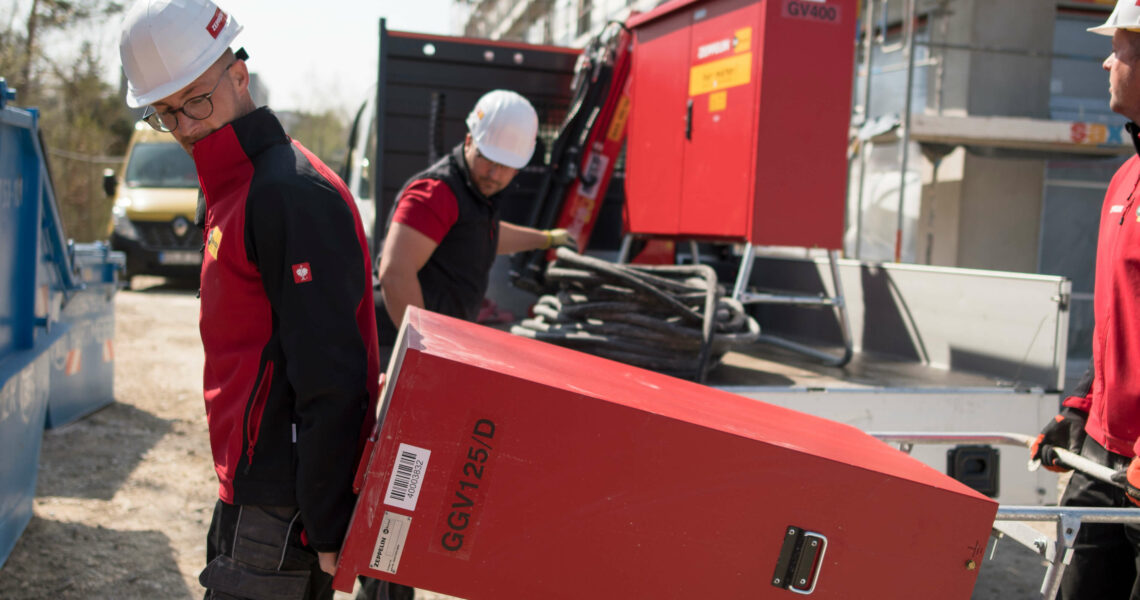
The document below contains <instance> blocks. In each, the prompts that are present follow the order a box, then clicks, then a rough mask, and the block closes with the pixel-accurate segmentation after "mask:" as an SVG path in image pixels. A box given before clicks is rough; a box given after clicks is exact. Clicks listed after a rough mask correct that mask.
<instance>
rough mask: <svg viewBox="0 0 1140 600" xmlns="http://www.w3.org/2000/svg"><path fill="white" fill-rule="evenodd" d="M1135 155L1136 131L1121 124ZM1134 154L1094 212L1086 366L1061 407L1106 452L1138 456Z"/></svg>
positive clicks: (1139, 305)
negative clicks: (1078, 418) (1076, 416)
mask: <svg viewBox="0 0 1140 600" xmlns="http://www.w3.org/2000/svg"><path fill="white" fill-rule="evenodd" d="M1126 128H1127V130H1128V134H1129V136H1131V138H1132V143H1133V144H1134V145H1135V146H1136V151H1137V153H1138V154H1140V139H1137V134H1138V133H1140V128H1138V127H1137V126H1136V124H1135V123H1129V124H1128V125H1127V127H1126ZM1137 196H1140V156H1133V157H1132V158H1130V159H1129V160H1128V161H1127V162H1125V163H1124V164H1123V165H1122V166H1121V167H1120V169H1118V170H1117V171H1116V175H1114V176H1113V177H1112V182H1111V183H1110V184H1109V186H1108V193H1107V194H1105V197H1104V206H1103V207H1102V208H1101V214H1100V234H1099V237H1098V238H1097V250H1096V286H1095V290H1094V293H1093V310H1094V312H1095V322H1094V326H1093V348H1092V351H1093V352H1092V354H1093V358H1092V364H1091V365H1090V366H1089V371H1088V373H1086V374H1085V377H1084V379H1083V380H1082V381H1081V384H1080V385H1079V386H1078V388H1077V391H1076V392H1075V395H1073V396H1070V397H1069V398H1067V399H1066V400H1065V402H1064V404H1065V406H1071V407H1073V408H1078V409H1080V410H1084V411H1086V412H1088V413H1089V416H1088V421H1087V423H1086V425H1085V431H1086V432H1087V433H1088V435H1089V436H1091V437H1092V438H1093V439H1094V440H1096V441H1097V442H1099V443H1100V444H1101V445H1102V446H1104V447H1105V448H1107V449H1108V450H1110V451H1112V452H1115V453H1117V454H1122V455H1124V456H1135V455H1138V454H1140V199H1138V198H1137Z"/></svg>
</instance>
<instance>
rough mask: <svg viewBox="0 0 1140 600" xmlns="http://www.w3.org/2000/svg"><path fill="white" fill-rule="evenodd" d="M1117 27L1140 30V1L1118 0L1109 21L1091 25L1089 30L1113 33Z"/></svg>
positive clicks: (1104, 33) (1107, 33) (1105, 33)
mask: <svg viewBox="0 0 1140 600" xmlns="http://www.w3.org/2000/svg"><path fill="white" fill-rule="evenodd" d="M1117 29H1127V30H1129V31H1140V2H1137V0H1118V2H1117V3H1116V8H1114V9H1112V14H1111V15H1108V20H1107V21H1105V22H1104V23H1103V24H1101V25H1097V26H1096V27H1089V31H1091V32H1093V33H1099V34H1101V35H1112V34H1113V33H1116V30H1117Z"/></svg>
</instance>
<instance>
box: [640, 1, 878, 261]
mask: <svg viewBox="0 0 1140 600" xmlns="http://www.w3.org/2000/svg"><path fill="white" fill-rule="evenodd" d="M856 21H857V14H856V2H855V0H674V1H673V2H669V3H666V4H664V5H662V6H661V7H659V8H657V9H655V10H653V11H652V12H648V13H645V14H642V15H637V16H635V17H633V18H631V19H630V20H629V22H628V25H629V26H630V27H631V28H632V29H633V32H634V50H633V72H632V86H633V89H632V101H633V104H632V110H631V113H630V118H629V138H628V143H627V147H626V153H627V162H626V179H625V185H626V203H627V213H626V216H627V219H628V223H627V226H628V228H629V231H631V232H632V233H636V234H651V235H664V236H678V237H695V238H712V239H727V240H736V241H749V242H752V243H754V244H766V245H785V246H805V247H821V248H830V249H838V248H840V247H841V245H842V238H843V216H844V198H845V190H846V180H847V160H846V145H847V136H848V126H849V123H850V115H851V85H852V83H851V78H852V73H853V60H854V48H855V42H854V39H855V28H856Z"/></svg>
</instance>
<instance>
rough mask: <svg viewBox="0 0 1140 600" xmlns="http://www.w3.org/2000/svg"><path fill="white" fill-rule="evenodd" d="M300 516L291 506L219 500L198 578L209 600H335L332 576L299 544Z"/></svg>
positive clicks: (312, 552) (206, 598) (314, 555)
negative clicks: (231, 502) (203, 567)
mask: <svg viewBox="0 0 1140 600" xmlns="http://www.w3.org/2000/svg"><path fill="white" fill-rule="evenodd" d="M299 515H300V512H299V511H298V510H297V508H296V507H293V506H252V505H234V504H226V503H225V502H222V501H221V500H219V501H218V503H217V504H216V505H215V506H214V518H213V521H211V522H210V533H209V534H208V535H207V537H206V568H205V569H204V570H203V571H202V574H201V575H199V576H198V581H199V583H201V584H202V586H203V587H205V588H206V594H205V600H331V599H332V597H333V591H332V576H331V575H329V574H327V573H325V572H324V571H322V570H321V567H320V562H319V561H318V560H317V553H316V552H315V551H314V550H313V549H312V548H309V547H308V546H306V545H304V544H302V543H301V520H300V518H299Z"/></svg>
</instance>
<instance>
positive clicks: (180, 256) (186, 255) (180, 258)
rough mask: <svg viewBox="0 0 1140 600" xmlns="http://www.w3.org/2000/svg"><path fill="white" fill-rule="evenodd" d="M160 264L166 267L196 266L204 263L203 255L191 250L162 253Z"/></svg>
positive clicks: (159, 259) (159, 255)
mask: <svg viewBox="0 0 1140 600" xmlns="http://www.w3.org/2000/svg"><path fill="white" fill-rule="evenodd" d="M158 262H160V263H162V264H164V265H196V264H199V263H201V262H202V254H201V253H200V252H192V251H189V250H182V251H178V250H175V251H171V252H160V253H159V254H158Z"/></svg>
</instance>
